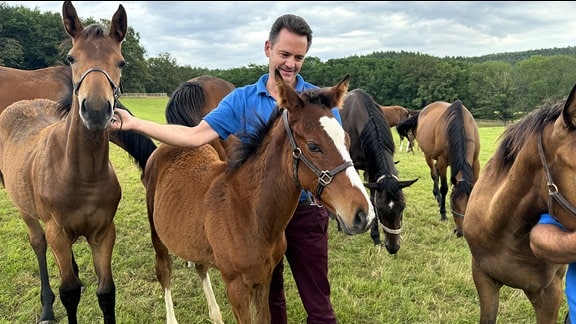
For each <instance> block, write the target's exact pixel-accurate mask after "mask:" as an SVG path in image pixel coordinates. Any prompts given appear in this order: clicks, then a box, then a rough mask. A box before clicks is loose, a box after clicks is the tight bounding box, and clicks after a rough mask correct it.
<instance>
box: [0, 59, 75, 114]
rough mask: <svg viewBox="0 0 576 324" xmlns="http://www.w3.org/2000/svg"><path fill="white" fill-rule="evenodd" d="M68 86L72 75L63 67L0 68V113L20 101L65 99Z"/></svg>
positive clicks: (66, 67)
mask: <svg viewBox="0 0 576 324" xmlns="http://www.w3.org/2000/svg"><path fill="white" fill-rule="evenodd" d="M69 84H72V73H71V71H70V67H68V66H65V65H58V66H52V67H47V68H43V69H37V70H20V69H15V68H9V67H5V66H0V112H1V111H2V110H4V109H5V108H6V107H8V106H9V105H10V104H12V103H14V102H16V101H20V100H26V99H36V98H47V99H51V100H54V101H56V100H59V99H60V98H65V97H66V96H68V95H69V92H70V90H69V88H70V87H69Z"/></svg>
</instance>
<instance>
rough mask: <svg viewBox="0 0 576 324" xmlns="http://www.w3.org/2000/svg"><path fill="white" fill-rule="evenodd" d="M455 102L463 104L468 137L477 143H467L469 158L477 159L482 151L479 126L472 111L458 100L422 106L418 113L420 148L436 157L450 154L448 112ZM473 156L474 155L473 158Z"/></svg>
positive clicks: (417, 131) (417, 127)
mask: <svg viewBox="0 0 576 324" xmlns="http://www.w3.org/2000/svg"><path fill="white" fill-rule="evenodd" d="M455 104H459V105H460V106H461V110H462V116H463V120H462V122H463V123H464V130H465V132H466V138H467V139H468V140H471V141H474V143H475V145H473V146H469V145H467V157H468V160H469V161H473V160H477V159H478V154H479V151H480V136H479V132H478V127H477V125H476V121H475V120H474V117H473V116H472V114H471V113H470V111H469V110H468V109H467V108H466V107H465V106H464V105H463V104H461V103H459V102H458V101H456V102H454V103H449V102H445V101H436V102H433V103H431V104H429V105H427V106H426V107H424V108H422V110H420V113H419V114H418V123H417V126H416V140H417V141H418V145H419V146H420V149H421V150H422V151H423V152H424V153H425V154H427V155H432V156H434V158H437V157H438V156H439V155H443V154H445V155H448V152H449V142H448V129H449V127H450V124H449V120H448V116H447V114H448V110H449V108H451V107H452V106H453V105H455ZM472 156H474V158H473V159H472Z"/></svg>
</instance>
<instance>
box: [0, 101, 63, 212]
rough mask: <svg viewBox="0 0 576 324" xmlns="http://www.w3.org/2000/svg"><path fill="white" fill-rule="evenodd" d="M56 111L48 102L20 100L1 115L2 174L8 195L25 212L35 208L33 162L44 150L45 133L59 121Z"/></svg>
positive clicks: (0, 157)
mask: <svg viewBox="0 0 576 324" xmlns="http://www.w3.org/2000/svg"><path fill="white" fill-rule="evenodd" d="M57 107H58V105H57V103H56V102H54V101H51V100H48V99H34V100H21V101H17V102H15V103H13V104H11V105H9V106H8V107H7V108H6V109H5V110H4V111H3V112H2V113H0V172H1V173H2V179H3V183H4V186H5V188H6V191H7V193H8V195H9V196H10V198H11V199H12V200H13V201H14V203H15V204H16V205H17V206H18V207H19V208H22V209H23V210H24V209H26V206H32V205H33V203H32V201H33V200H34V198H33V196H34V193H33V192H32V190H30V189H31V187H30V184H31V183H32V180H31V174H32V172H33V171H32V168H33V159H34V157H35V156H36V155H37V154H38V153H37V152H36V150H37V148H38V147H45V146H40V145H39V143H40V141H41V140H42V133H43V132H44V131H45V130H46V128H47V127H49V126H50V125H53V124H54V123H56V122H58V121H59V120H60V117H59V115H58V111H57ZM29 213H30V214H32V213H33V212H32V211H31V210H29Z"/></svg>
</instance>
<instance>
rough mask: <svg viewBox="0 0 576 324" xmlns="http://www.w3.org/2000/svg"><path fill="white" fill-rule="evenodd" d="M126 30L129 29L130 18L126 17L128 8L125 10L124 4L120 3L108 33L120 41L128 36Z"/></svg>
mask: <svg viewBox="0 0 576 324" xmlns="http://www.w3.org/2000/svg"><path fill="white" fill-rule="evenodd" d="M126 30H128V18H127V17H126V10H124V6H122V5H119V6H118V10H116V13H115V14H114V16H113V17H112V21H111V25H110V33H109V34H108V35H110V37H112V38H114V39H116V41H117V42H118V43H120V42H122V41H123V40H124V38H125V37H126Z"/></svg>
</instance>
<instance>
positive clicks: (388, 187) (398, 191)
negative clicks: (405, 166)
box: [340, 89, 418, 254]
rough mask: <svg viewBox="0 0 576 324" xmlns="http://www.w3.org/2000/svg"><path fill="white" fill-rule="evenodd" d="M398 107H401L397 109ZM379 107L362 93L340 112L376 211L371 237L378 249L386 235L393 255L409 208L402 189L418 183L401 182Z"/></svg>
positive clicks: (355, 92) (353, 94) (350, 96)
mask: <svg viewBox="0 0 576 324" xmlns="http://www.w3.org/2000/svg"><path fill="white" fill-rule="evenodd" d="M398 107H399V106H398ZM379 108H380V106H379V105H378V104H377V103H376V101H374V99H373V98H372V96H370V95H369V94H368V93H366V92H365V91H364V90H362V89H354V90H352V91H350V92H348V94H347V95H346V97H345V98H344V103H343V106H342V108H341V109H340V116H341V117H342V126H343V127H344V130H345V131H346V133H348V136H350V155H351V157H352V161H354V167H355V168H356V169H357V170H363V171H364V179H365V180H366V181H367V183H366V187H368V189H369V190H370V199H371V201H372V203H373V204H374V208H375V209H376V215H377V219H376V220H374V223H373V225H372V229H371V231H370V236H371V237H372V241H373V242H374V244H376V245H380V244H381V240H380V230H379V228H378V223H379V224H380V226H381V227H382V231H383V232H384V235H385V243H384V246H385V247H386V250H387V251H388V253H390V254H396V253H397V252H398V250H399V249H400V234H401V231H402V217H403V214H404V209H405V208H406V199H405V197H404V194H403V192H402V189H403V188H406V187H408V186H410V185H412V184H413V183H414V182H416V181H417V180H418V179H416V180H410V181H400V179H399V177H398V170H397V169H396V165H395V163H394V149H395V145H394V139H393V138H392V132H391V131H390V126H389V125H388V122H387V118H385V116H384V114H383V111H384V109H382V110H380V109H379Z"/></svg>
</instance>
